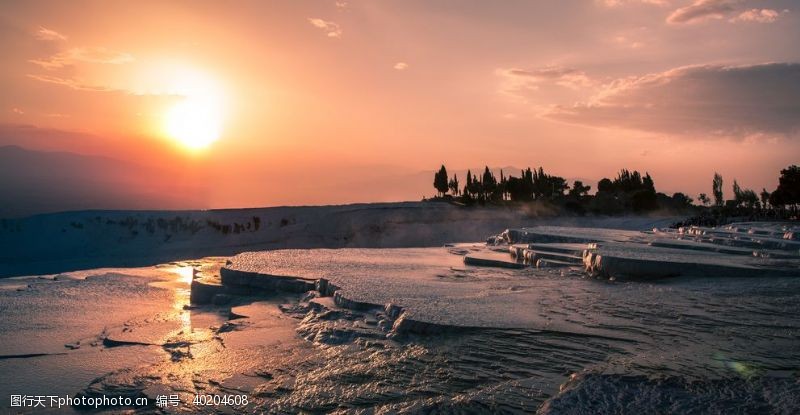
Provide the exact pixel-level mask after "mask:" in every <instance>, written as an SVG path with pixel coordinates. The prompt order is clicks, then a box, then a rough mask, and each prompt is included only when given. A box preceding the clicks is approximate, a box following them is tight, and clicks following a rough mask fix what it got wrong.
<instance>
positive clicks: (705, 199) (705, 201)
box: [697, 193, 711, 206]
mask: <svg viewBox="0 0 800 415" xmlns="http://www.w3.org/2000/svg"><path fill="white" fill-rule="evenodd" d="M697 200H699V201H700V203H702V204H703V206H708V204H709V202H711V200H709V199H708V196H707V195H706V194H705V193H700V195H699V196H697Z"/></svg>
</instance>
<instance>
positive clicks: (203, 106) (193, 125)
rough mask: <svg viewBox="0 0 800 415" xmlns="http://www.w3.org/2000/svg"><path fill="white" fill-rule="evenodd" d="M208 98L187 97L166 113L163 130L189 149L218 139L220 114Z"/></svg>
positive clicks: (203, 145)
mask: <svg viewBox="0 0 800 415" xmlns="http://www.w3.org/2000/svg"><path fill="white" fill-rule="evenodd" d="M215 104H216V103H215V102H212V101H209V100H200V99H195V98H187V99H185V100H183V101H181V102H179V103H177V104H175V105H174V106H173V107H172V108H171V109H170V110H169V111H168V112H167V114H166V117H165V126H164V127H165V130H166V133H167V135H169V137H170V138H172V139H174V140H176V141H178V142H180V143H181V144H182V145H184V146H186V147H188V148H190V149H201V148H205V147H207V146H209V145H210V144H211V143H213V142H214V141H216V140H217V139H219V136H220V132H221V127H222V116H221V113H220V109H219V108H218V105H215Z"/></svg>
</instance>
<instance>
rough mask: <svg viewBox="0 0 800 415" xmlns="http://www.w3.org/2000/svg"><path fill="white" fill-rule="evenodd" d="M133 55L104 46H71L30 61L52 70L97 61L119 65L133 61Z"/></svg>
mask: <svg viewBox="0 0 800 415" xmlns="http://www.w3.org/2000/svg"><path fill="white" fill-rule="evenodd" d="M133 60H134V59H133V56H131V55H130V54H128V53H124V52H115V51H111V50H108V49H106V48H86V47H84V48H72V49H68V50H65V51H61V52H58V53H56V54H55V55H52V56H50V57H48V58H45V59H33V60H31V61H30V62H31V63H33V64H36V65H39V66H41V67H42V68H44V69H48V70H53V69H61V68H64V67H67V66H72V65H74V64H76V63H99V64H110V65H120V64H123V63H128V62H133Z"/></svg>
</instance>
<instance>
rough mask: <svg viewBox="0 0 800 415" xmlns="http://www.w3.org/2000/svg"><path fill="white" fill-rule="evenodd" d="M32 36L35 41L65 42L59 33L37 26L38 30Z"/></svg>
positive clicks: (64, 38) (65, 38)
mask: <svg viewBox="0 0 800 415" xmlns="http://www.w3.org/2000/svg"><path fill="white" fill-rule="evenodd" d="M34 36H35V37H36V39H39V40H47V41H54V40H67V37H66V36H64V35H62V34H61V33H58V32H56V31H55V30H52V29H48V28H46V27H43V26H39V30H37V31H36V33H35V34H34Z"/></svg>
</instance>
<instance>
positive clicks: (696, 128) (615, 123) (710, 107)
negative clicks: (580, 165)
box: [545, 63, 800, 137]
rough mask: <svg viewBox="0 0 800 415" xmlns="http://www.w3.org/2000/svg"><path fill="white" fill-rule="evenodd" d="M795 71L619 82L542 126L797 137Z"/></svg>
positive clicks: (705, 71) (761, 69)
mask: <svg viewBox="0 0 800 415" xmlns="http://www.w3.org/2000/svg"><path fill="white" fill-rule="evenodd" d="M798 102H800V63H766V64H759V65H750V66H719V65H702V66H689V67H681V68H677V69H673V70H669V71H666V72H661V73H655V74H650V75H645V76H640V77H632V78H625V79H620V80H617V81H614V82H611V83H610V84H607V85H605V86H604V88H603V89H602V91H601V92H599V93H597V94H595V96H594V97H593V98H592V99H590V100H589V101H588V102H584V103H578V104H574V105H572V106H557V107H555V108H553V109H551V110H550V111H549V112H548V113H547V114H546V115H545V117H546V118H549V119H554V120H559V121H563V122H569V123H575V124H583V125H591V126H599V127H617V128H625V129H633V130H643V131H650V132H657V133H667V134H675V135H693V136H697V135H703V136H727V137H744V136H748V135H753V134H771V135H776V134H783V135H789V134H793V133H795V132H797V131H798V129H800V105H798Z"/></svg>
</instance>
